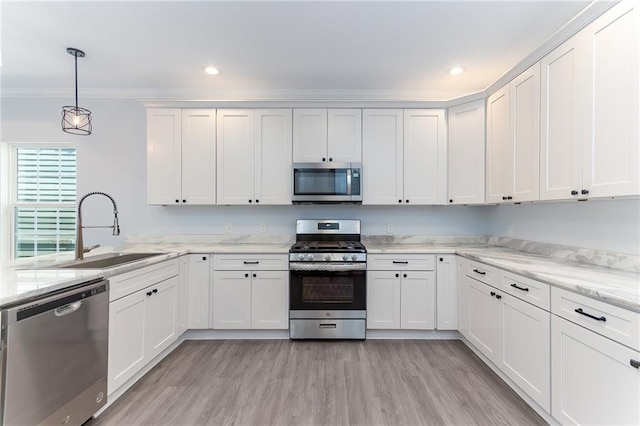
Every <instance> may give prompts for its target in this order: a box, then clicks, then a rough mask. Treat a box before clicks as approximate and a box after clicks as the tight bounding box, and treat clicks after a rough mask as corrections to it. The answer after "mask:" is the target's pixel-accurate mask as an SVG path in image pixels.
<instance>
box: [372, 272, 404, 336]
mask: <svg viewBox="0 0 640 426" xmlns="http://www.w3.org/2000/svg"><path fill="white" fill-rule="evenodd" d="M367 328H369V329H399V328H400V272H390V271H368V272H367Z"/></svg>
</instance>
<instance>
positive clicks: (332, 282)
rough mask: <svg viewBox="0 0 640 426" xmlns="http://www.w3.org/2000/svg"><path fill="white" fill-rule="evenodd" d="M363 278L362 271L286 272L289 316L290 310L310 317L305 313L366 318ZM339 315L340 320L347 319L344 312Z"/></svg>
mask: <svg viewBox="0 0 640 426" xmlns="http://www.w3.org/2000/svg"><path fill="white" fill-rule="evenodd" d="M366 279H367V278H366V271H364V270H357V271H296V270H292V271H290V272H289V309H290V311H292V314H293V311H307V312H306V313H307V314H309V315H313V313H312V312H309V311H361V314H362V315H365V316H366V309H367V287H366ZM316 314H320V312H316ZM342 314H343V315H341V316H342V317H345V316H349V315H348V313H347V312H342ZM322 315H326V314H322ZM292 317H293V315H292ZM307 317H308V316H307Z"/></svg>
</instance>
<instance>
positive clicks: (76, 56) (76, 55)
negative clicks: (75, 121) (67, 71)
mask: <svg viewBox="0 0 640 426" xmlns="http://www.w3.org/2000/svg"><path fill="white" fill-rule="evenodd" d="M73 56H74V57H75V58H76V111H77V110H78V54H77V53H76V54H75V55H73Z"/></svg>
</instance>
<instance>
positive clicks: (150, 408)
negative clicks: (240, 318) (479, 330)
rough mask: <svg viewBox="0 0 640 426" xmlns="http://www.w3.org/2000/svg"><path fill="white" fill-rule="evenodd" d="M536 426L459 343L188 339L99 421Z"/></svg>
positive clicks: (526, 408) (95, 422)
mask: <svg viewBox="0 0 640 426" xmlns="http://www.w3.org/2000/svg"><path fill="white" fill-rule="evenodd" d="M205 424H214V425H366V426H369V425H432V424H433V425H444V424H446V425H497V424H503V425H517V424H545V422H544V421H543V419H542V418H541V417H539V416H538V415H537V414H536V413H535V412H534V411H533V410H532V409H531V408H529V406H528V405H527V404H526V403H525V402H524V401H522V400H521V399H520V398H519V397H518V396H517V395H516V394H515V393H514V392H513V391H512V390H511V389H510V388H509V387H508V386H507V385H506V384H505V383H504V382H502V380H501V379H500V378H499V377H498V376H496V375H495V374H494V373H493V372H492V371H491V370H490V369H489V368H488V367H487V366H486V365H484V363H483V362H482V361H480V359H478V358H477V357H476V355H475V354H474V353H473V352H471V351H470V350H469V348H467V347H466V346H465V345H464V344H463V343H462V342H460V341H453V340H452V341H433V340H431V341H416V340H367V341H362V342H351V341H349V342H343V341H320V342H305V341H295V342H294V341H289V340H266V341H265V340H254V341H237V340H228V341H187V342H185V343H183V344H182V345H181V346H180V347H178V348H177V349H176V350H175V351H174V352H173V353H172V354H171V355H169V356H168V357H167V358H165V359H164V360H163V361H162V362H161V363H160V364H158V365H157V366H156V367H155V368H154V369H153V370H151V371H150V372H149V374H147V375H146V376H145V377H144V378H143V379H142V380H140V381H139V382H138V383H136V385H134V386H133V387H132V388H131V389H129V391H128V392H127V393H126V394H124V395H123V396H122V397H121V398H120V399H119V400H118V401H117V402H116V403H114V404H113V405H112V406H111V407H109V409H107V410H106V411H105V412H104V413H103V414H102V415H101V416H99V417H98V418H97V419H94V420H91V421H89V422H88V423H87V425H90V426H99V425H100V426H101V425H205Z"/></svg>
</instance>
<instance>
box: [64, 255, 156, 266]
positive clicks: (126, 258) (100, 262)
mask: <svg viewBox="0 0 640 426" xmlns="http://www.w3.org/2000/svg"><path fill="white" fill-rule="evenodd" d="M163 254H164V253H107V254H101V255H97V256H91V257H89V258H87V259H82V260H74V261H73V262H66V263H61V264H59V265H55V266H54V267H55V268H56V269H57V268H62V269H104V268H111V267H114V266H119V265H122V264H125V263H129V262H135V261H137V260H142V259H146V258H148V257H153V256H162V255H163Z"/></svg>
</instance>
